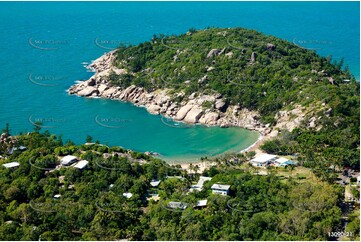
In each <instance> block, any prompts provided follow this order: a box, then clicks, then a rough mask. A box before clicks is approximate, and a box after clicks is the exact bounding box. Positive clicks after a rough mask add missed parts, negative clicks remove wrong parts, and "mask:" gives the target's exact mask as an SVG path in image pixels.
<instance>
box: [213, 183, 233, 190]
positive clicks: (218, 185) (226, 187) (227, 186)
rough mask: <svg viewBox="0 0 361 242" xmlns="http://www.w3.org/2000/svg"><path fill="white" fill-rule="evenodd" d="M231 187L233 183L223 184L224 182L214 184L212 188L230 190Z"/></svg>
mask: <svg viewBox="0 0 361 242" xmlns="http://www.w3.org/2000/svg"><path fill="white" fill-rule="evenodd" d="M230 187H231V185H222V184H217V183H215V184H213V185H212V187H211V189H218V190H228V189H229V188H230Z"/></svg>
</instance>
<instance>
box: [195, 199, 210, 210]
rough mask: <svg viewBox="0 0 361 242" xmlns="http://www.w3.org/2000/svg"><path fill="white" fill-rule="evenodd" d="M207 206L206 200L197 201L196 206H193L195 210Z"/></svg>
mask: <svg viewBox="0 0 361 242" xmlns="http://www.w3.org/2000/svg"><path fill="white" fill-rule="evenodd" d="M206 206H207V199H205V200H199V201H197V204H196V205H195V206H194V207H196V208H202V207H206Z"/></svg>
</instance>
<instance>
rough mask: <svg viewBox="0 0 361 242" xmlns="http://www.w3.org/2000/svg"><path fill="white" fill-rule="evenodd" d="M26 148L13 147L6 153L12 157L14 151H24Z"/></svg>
mask: <svg viewBox="0 0 361 242" xmlns="http://www.w3.org/2000/svg"><path fill="white" fill-rule="evenodd" d="M26 149H27V148H26V147H25V146H22V145H21V146H19V147H13V148H11V149H10V150H9V151H8V154H9V155H12V154H13V153H14V151H17V150H19V151H21V152H22V151H25V150H26Z"/></svg>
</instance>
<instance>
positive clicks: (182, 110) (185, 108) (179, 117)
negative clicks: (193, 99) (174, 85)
mask: <svg viewBox="0 0 361 242" xmlns="http://www.w3.org/2000/svg"><path fill="white" fill-rule="evenodd" d="M192 107H193V106H192V105H186V106H183V107H181V108H180V109H179V111H178V112H177V115H176V116H175V120H179V121H180V120H183V119H184V118H185V116H186V115H187V113H188V112H189V111H190V110H191V109H192Z"/></svg>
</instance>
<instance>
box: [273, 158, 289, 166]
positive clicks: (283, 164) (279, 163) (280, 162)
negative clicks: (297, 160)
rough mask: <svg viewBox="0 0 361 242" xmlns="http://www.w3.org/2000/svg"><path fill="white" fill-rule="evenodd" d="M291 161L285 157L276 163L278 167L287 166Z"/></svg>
mask: <svg viewBox="0 0 361 242" xmlns="http://www.w3.org/2000/svg"><path fill="white" fill-rule="evenodd" d="M288 161H289V159H286V158H284V157H281V158H278V159H276V160H275V161H274V163H275V165H276V166H286V165H287V164H286V163H287V162H288Z"/></svg>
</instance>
